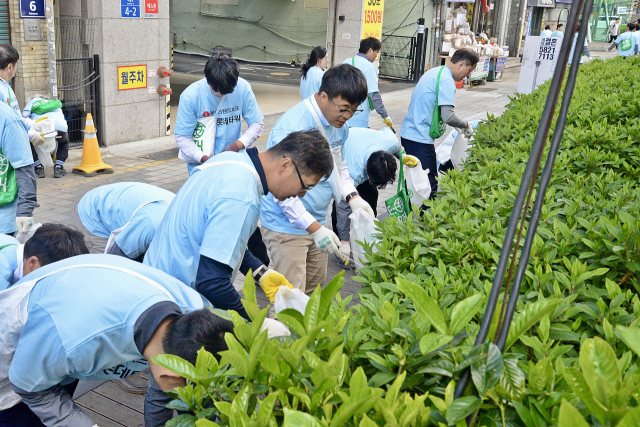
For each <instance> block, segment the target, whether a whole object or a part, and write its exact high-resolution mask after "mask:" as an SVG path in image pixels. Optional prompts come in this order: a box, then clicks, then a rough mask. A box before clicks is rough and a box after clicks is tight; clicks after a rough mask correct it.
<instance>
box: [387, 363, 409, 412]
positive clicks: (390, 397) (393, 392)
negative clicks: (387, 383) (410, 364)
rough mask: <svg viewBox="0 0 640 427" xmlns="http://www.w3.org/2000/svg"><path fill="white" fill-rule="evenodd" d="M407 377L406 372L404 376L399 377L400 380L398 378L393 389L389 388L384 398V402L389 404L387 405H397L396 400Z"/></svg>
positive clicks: (392, 386)
mask: <svg viewBox="0 0 640 427" xmlns="http://www.w3.org/2000/svg"><path fill="white" fill-rule="evenodd" d="M406 377H407V372H406V371H405V372H403V373H402V374H400V375H398V378H396V380H395V381H394V382H393V384H392V385H391V387H389V390H387V394H386V395H385V397H384V400H385V401H386V402H387V404H389V405H393V404H394V403H395V401H396V399H397V398H398V393H399V392H400V389H401V388H402V384H403V383H404V379H405V378H406Z"/></svg>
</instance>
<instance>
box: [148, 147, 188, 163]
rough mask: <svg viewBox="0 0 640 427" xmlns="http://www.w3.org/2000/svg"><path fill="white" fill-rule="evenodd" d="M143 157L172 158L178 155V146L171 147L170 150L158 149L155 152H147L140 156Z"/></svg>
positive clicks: (150, 158) (153, 158)
mask: <svg viewBox="0 0 640 427" xmlns="http://www.w3.org/2000/svg"><path fill="white" fill-rule="evenodd" d="M139 157H140V158H142V159H149V160H171V159H175V158H177V157H178V147H176V148H170V149H168V150H162V151H156V152H155V153H149V154H145V155H144V156H139Z"/></svg>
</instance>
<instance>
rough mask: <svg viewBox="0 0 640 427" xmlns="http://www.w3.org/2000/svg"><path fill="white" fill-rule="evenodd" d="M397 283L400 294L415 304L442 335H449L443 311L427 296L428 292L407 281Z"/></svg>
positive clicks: (400, 280)
mask: <svg viewBox="0 0 640 427" xmlns="http://www.w3.org/2000/svg"><path fill="white" fill-rule="evenodd" d="M396 283H397V285H398V289H399V290H400V292H402V293H403V294H405V295H406V296H407V297H409V299H410V300H411V301H412V302H413V305H414V307H415V308H416V310H417V311H418V313H420V315H422V317H424V318H425V319H427V320H428V321H429V323H431V325H432V326H433V327H434V328H435V329H436V330H437V331H438V332H440V333H441V334H443V335H448V334H449V330H448V328H447V322H446V321H445V319H444V314H442V310H440V307H438V303H437V302H436V301H435V300H434V299H433V298H431V297H430V296H429V295H427V292H426V291H425V290H424V289H423V288H421V287H420V286H419V285H416V284H414V283H411V282H409V281H407V280H404V279H400V278H397V279H396Z"/></svg>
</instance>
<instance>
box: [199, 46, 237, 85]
mask: <svg viewBox="0 0 640 427" xmlns="http://www.w3.org/2000/svg"><path fill="white" fill-rule="evenodd" d="M204 75H205V77H206V78H207V83H209V86H211V89H213V90H214V91H215V92H218V93H220V94H222V95H227V94H230V93H232V92H233V90H234V89H235V87H236V85H237V84H238V76H240V67H238V63H237V62H236V60H235V59H233V58H229V57H228V56H227V55H215V56H212V57H211V58H209V60H208V61H207V65H205V66H204Z"/></svg>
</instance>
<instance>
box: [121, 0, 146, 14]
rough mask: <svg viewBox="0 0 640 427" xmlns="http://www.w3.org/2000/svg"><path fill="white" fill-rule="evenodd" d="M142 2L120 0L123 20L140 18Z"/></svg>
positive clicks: (138, 0) (137, 0)
mask: <svg viewBox="0 0 640 427" xmlns="http://www.w3.org/2000/svg"><path fill="white" fill-rule="evenodd" d="M141 16H142V15H141V11H140V0H120V17H121V18H140V17H141Z"/></svg>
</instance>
